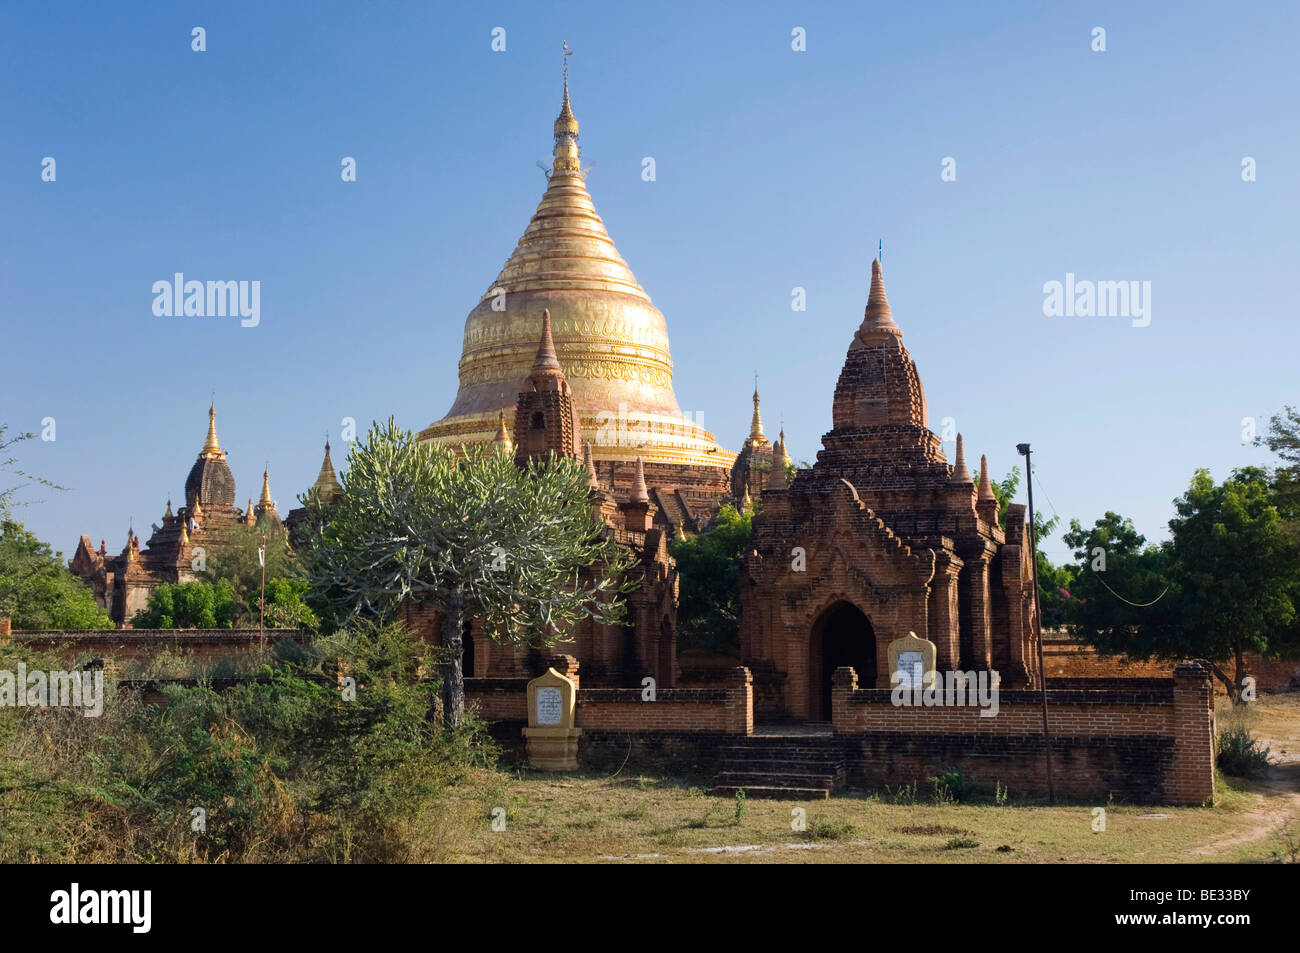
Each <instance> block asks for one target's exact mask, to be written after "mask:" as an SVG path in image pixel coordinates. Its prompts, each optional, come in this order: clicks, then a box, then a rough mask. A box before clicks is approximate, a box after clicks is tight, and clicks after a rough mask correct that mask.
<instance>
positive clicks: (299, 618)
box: [265, 578, 320, 629]
mask: <svg viewBox="0 0 1300 953" xmlns="http://www.w3.org/2000/svg"><path fill="white" fill-rule="evenodd" d="M306 596H307V580H305V579H298V578H280V579H269V580H267V583H266V616H265V621H266V627H267V628H269V629H315V628H316V627H317V626H318V625H319V624H320V620H319V619H318V618H317V617H316V613H315V612H313V611H312V610H311V608H310V606H308V604H307V600H306Z"/></svg>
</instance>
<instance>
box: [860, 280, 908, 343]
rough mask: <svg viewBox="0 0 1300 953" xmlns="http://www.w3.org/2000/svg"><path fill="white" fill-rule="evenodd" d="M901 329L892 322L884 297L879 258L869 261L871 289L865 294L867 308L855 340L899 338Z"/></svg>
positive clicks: (873, 340) (882, 340)
mask: <svg viewBox="0 0 1300 953" xmlns="http://www.w3.org/2000/svg"><path fill="white" fill-rule="evenodd" d="M902 336H903V332H902V330H901V329H900V328H899V326H898V325H897V324H895V323H894V318H893V315H892V314H891V313H890V310H889V299H888V298H886V297H885V276H884V274H883V272H882V271H881V269H880V259H879V258H876V259H874V260H873V261H872V262H871V291H870V293H869V294H868V295H867V309H866V313H865V314H864V315H863V317H862V325H861V326H860V327H859V328H858V333H857V335H856V342H858V343H860V344H862V345H867V344H881V343H883V342H884V341H885V339H886V338H889V337H894V338H901V337H902Z"/></svg>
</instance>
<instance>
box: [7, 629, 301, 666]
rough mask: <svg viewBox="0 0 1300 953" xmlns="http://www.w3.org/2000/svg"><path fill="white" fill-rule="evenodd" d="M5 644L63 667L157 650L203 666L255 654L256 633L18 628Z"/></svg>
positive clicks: (270, 634)
mask: <svg viewBox="0 0 1300 953" xmlns="http://www.w3.org/2000/svg"><path fill="white" fill-rule="evenodd" d="M310 638H311V635H310V634H309V633H307V632H304V631H301V630H299V629H267V630H266V631H265V641H266V645H267V646H268V647H270V646H273V645H274V644H275V643H276V642H279V641H283V640H292V641H295V642H298V643H300V644H301V643H304V642H306V641H308V640H309V639H310ZM11 641H12V643H13V644H15V645H23V646H27V647H28V648H31V649H32V650H34V651H39V652H54V653H55V654H56V655H58V656H59V658H61V659H64V660H66V661H69V662H72V661H74V660H75V659H76V658H77V657H78V656H81V655H92V656H94V657H95V658H112V659H117V660H119V661H128V660H133V659H134V660H139V659H151V658H153V657H154V656H156V655H157V654H158V653H159V652H162V651H168V652H172V653H174V654H177V655H182V656H185V657H187V658H190V659H192V660H194V661H201V662H207V661H214V660H216V659H220V658H223V657H228V658H237V657H239V656H240V655H243V654H245V653H248V652H251V651H255V650H257V648H258V646H259V644H260V642H261V637H260V634H259V631H258V630H257V629H88V630H85V631H52V630H51V631H47V630H36V629H18V630H15V631H14V632H13V633H12V635H11Z"/></svg>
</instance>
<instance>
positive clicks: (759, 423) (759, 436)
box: [749, 374, 766, 440]
mask: <svg viewBox="0 0 1300 953" xmlns="http://www.w3.org/2000/svg"><path fill="white" fill-rule="evenodd" d="M749 439H750V440H765V439H766V438H765V437H764V436H763V417H762V415H761V414H759V412H758V375H757V374H755V375H754V416H753V418H751V419H750V421H749Z"/></svg>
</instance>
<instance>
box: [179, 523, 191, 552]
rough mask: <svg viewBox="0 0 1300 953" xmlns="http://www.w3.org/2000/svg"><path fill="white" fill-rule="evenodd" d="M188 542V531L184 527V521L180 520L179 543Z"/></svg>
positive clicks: (185, 544)
mask: <svg viewBox="0 0 1300 953" xmlns="http://www.w3.org/2000/svg"><path fill="white" fill-rule="evenodd" d="M189 544H190V531H189V530H188V529H186V527H185V521H184V520H181V545H182V546H188V545H189Z"/></svg>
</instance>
